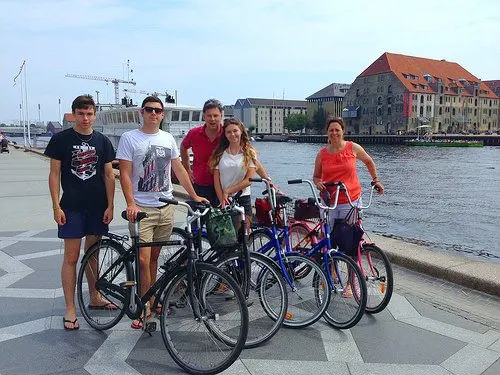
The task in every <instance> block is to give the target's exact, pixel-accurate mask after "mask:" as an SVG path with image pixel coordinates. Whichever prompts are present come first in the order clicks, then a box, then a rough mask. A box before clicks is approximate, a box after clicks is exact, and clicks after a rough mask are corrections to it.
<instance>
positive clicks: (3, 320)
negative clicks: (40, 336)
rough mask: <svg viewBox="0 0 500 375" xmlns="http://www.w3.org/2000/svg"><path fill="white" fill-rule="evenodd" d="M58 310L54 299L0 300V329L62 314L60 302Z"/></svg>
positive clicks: (62, 306) (62, 308)
mask: <svg viewBox="0 0 500 375" xmlns="http://www.w3.org/2000/svg"><path fill="white" fill-rule="evenodd" d="M59 300H60V303H59V309H57V308H56V309H55V308H54V302H55V301H54V299H52V298H51V299H26V298H0V328H3V327H9V326H13V325H16V324H20V323H26V322H30V321H33V320H36V319H41V318H45V317H47V316H51V315H61V314H62V313H63V312H64V304H63V303H62V300H61V299H59Z"/></svg>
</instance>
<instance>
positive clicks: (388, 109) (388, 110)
mask: <svg viewBox="0 0 500 375" xmlns="http://www.w3.org/2000/svg"><path fill="white" fill-rule="evenodd" d="M387 114H388V115H389V116H390V115H392V109H391V107H387Z"/></svg>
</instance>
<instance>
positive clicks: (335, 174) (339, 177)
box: [313, 117, 384, 224]
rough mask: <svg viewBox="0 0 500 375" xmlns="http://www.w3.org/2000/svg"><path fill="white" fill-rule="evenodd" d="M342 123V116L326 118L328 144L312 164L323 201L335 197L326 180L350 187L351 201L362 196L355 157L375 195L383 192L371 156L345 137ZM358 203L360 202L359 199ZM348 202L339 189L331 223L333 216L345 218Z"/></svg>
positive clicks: (330, 216)
mask: <svg viewBox="0 0 500 375" xmlns="http://www.w3.org/2000/svg"><path fill="white" fill-rule="evenodd" d="M344 130H345V126H344V122H343V121H342V119H341V118H337V117H335V118H329V119H328V120H327V123H326V132H327V135H328V145H327V146H326V147H324V148H322V149H321V150H320V151H319V153H318V155H317V156H316V161H315V163H314V176H313V181H314V184H315V185H316V187H317V188H318V190H320V192H321V196H322V198H323V200H325V201H326V203H327V204H328V203H329V201H333V199H334V198H335V196H333V195H332V194H333V193H334V192H335V191H336V187H335V186H332V187H328V188H327V187H325V185H324V183H325V182H334V181H342V182H343V183H344V184H345V185H346V186H347V189H348V190H349V196H350V197H351V200H352V201H353V203H355V204H356V203H358V201H359V200H360V197H361V185H360V183H359V178H358V174H357V172H356V160H358V159H359V160H361V161H362V162H363V163H364V164H365V165H366V168H368V172H370V175H371V177H372V181H373V182H374V183H375V186H376V188H377V192H378V194H382V193H383V192H384V186H383V185H382V184H381V183H380V180H379V178H378V176H377V167H376V166H375V163H374V161H373V159H372V158H371V156H370V155H368V154H367V153H366V151H365V150H364V149H363V147H361V146H360V145H358V144H357V143H354V142H350V141H345V140H344ZM359 203H361V202H359ZM350 208H351V207H350V206H349V201H348V200H347V196H346V195H345V193H344V192H340V195H339V200H338V206H337V209H336V210H334V211H330V214H329V218H330V223H332V224H333V223H334V220H335V219H344V218H345V217H346V215H347V213H348V212H349V209H350Z"/></svg>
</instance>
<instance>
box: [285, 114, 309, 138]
mask: <svg viewBox="0 0 500 375" xmlns="http://www.w3.org/2000/svg"><path fill="white" fill-rule="evenodd" d="M309 122H310V121H309V117H307V115H304V114H302V113H292V114H290V115H289V116H287V117H285V120H284V128H285V129H286V130H287V131H288V132H289V133H290V132H296V131H302V130H303V129H304V128H306V127H307V126H308V125H309Z"/></svg>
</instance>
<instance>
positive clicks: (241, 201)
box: [236, 195, 252, 216]
mask: <svg viewBox="0 0 500 375" xmlns="http://www.w3.org/2000/svg"><path fill="white" fill-rule="evenodd" d="M236 201H237V202H238V206H241V207H243V208H244V209H245V215H247V216H252V197H251V196H250V195H243V196H241V197H239V198H238V199H236Z"/></svg>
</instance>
